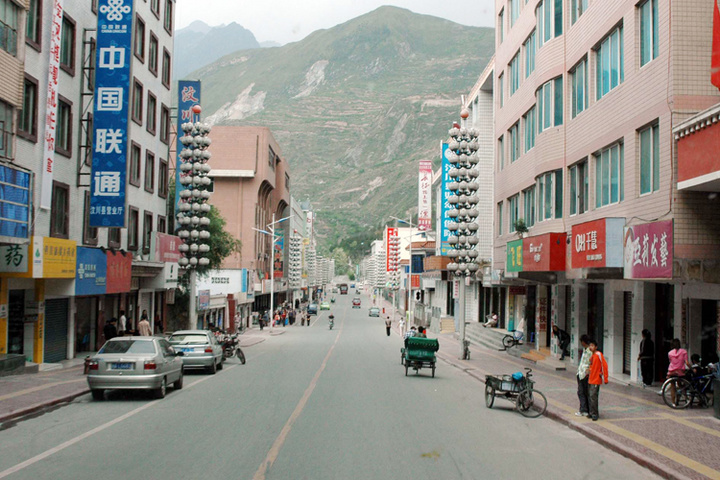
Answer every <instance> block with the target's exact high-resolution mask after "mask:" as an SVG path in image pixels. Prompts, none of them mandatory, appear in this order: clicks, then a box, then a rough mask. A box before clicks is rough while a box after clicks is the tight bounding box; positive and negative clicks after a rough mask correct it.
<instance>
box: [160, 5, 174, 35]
mask: <svg viewBox="0 0 720 480" xmlns="http://www.w3.org/2000/svg"><path fill="white" fill-rule="evenodd" d="M174 2H175V0H165V18H164V20H163V27H165V31H166V32H167V33H168V34H170V35H172V30H173V3H174Z"/></svg>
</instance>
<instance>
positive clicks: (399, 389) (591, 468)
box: [0, 294, 656, 480]
mask: <svg viewBox="0 0 720 480" xmlns="http://www.w3.org/2000/svg"><path fill="white" fill-rule="evenodd" d="M352 297H353V295H352V294H351V295H348V296H339V295H338V296H337V298H338V301H337V303H336V304H334V305H332V307H333V308H332V310H331V311H332V313H333V314H334V315H335V328H334V329H333V330H332V331H331V330H329V329H328V327H327V315H328V313H329V312H327V311H322V312H320V315H319V316H318V317H313V322H314V323H313V324H312V326H311V327H299V326H296V327H288V328H287V329H286V332H285V333H284V334H283V335H278V336H273V337H272V338H270V339H269V340H268V341H265V342H263V343H260V344H258V345H254V346H252V347H249V348H247V349H246V350H245V354H246V356H247V364H246V365H244V366H243V365H239V362H238V361H237V360H236V359H232V360H229V361H228V362H226V364H225V368H224V369H223V370H222V371H220V372H218V373H217V374H216V375H214V376H211V375H207V374H203V373H197V374H195V373H193V374H187V376H186V378H185V388H184V389H183V390H181V391H177V392H175V391H170V392H169V394H168V396H167V397H166V398H165V399H163V400H159V401H158V400H151V399H150V396H149V395H147V394H143V393H132V394H127V393H120V392H112V393H110V394H109V395H108V396H107V399H106V400H105V401H102V402H95V401H93V400H92V399H91V398H90V395H84V396H82V397H79V398H78V399H76V400H75V401H73V402H71V403H70V404H68V405H66V406H63V407H60V408H57V409H54V410H50V411H47V412H46V413H44V414H42V415H39V416H37V417H35V418H29V419H26V420H23V421H20V422H19V423H17V424H14V425H8V426H7V428H6V429H5V430H3V431H2V433H1V434H0V478H10V479H22V478H28V479H29V478H33V479H44V478H48V479H49V478H52V479H92V478H107V479H115V478H118V479H119V478H239V479H265V478H266V479H346V478H348V479H349V478H363V479H369V478H373V479H375V478H377V479H413V480H415V479H424V478H427V479H431V478H432V479H437V478H442V479H455V478H473V479H480V478H520V477H530V476H532V477H535V478H552V477H555V478H557V477H562V478H656V477H655V476H654V474H652V473H651V472H649V471H648V470H646V469H644V468H642V467H640V466H638V465H636V464H635V463H633V462H632V461H630V460H628V459H626V458H623V457H622V456H620V455H618V454H616V453H613V452H611V451H610V450H608V449H606V448H604V447H602V446H600V445H599V444H597V443H595V442H593V441H591V440H589V439H588V438H586V437H584V436H582V435H581V434H579V433H577V432H574V431H572V430H570V429H568V428H567V427H565V426H563V425H560V424H558V423H556V422H553V421H551V420H549V419H547V418H539V419H527V418H525V417H522V416H521V415H519V414H518V413H517V412H516V411H515V410H513V409H512V408H511V404H510V403H508V402H504V401H502V400H498V401H497V402H496V406H495V407H494V408H493V409H492V410H490V409H487V408H485V405H484V400H483V390H484V385H483V384H482V383H481V382H479V381H477V380H475V379H473V378H471V377H470V376H468V375H467V374H466V373H465V372H463V371H462V370H460V369H457V368H454V367H452V366H450V365H448V364H446V363H444V362H443V361H439V363H438V369H437V371H436V378H431V377H430V372H429V370H422V371H421V373H420V375H414V374H411V375H410V376H408V377H405V375H404V368H403V367H402V366H401V365H400V358H399V357H400V355H399V349H400V344H401V342H400V340H399V338H398V336H397V334H395V333H394V332H393V333H392V334H391V336H390V337H387V336H386V334H385V328H384V321H383V318H369V317H368V316H367V311H368V308H369V301H368V298H367V297H366V296H363V297H362V300H363V306H362V308H360V309H359V310H358V309H351V308H350V305H351V299H352ZM508 373H512V372H508ZM539 388H540V389H541V387H539Z"/></svg>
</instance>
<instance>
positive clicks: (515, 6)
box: [508, 0, 520, 27]
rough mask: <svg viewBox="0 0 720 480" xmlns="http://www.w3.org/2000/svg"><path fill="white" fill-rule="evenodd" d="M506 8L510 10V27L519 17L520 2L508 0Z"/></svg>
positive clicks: (518, 0)
mask: <svg viewBox="0 0 720 480" xmlns="http://www.w3.org/2000/svg"><path fill="white" fill-rule="evenodd" d="M508 8H510V27H512V26H513V25H515V22H516V21H517V19H518V17H519V16H520V0H510V2H509V3H508Z"/></svg>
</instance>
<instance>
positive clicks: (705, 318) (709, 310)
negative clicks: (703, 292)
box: [700, 300, 718, 364]
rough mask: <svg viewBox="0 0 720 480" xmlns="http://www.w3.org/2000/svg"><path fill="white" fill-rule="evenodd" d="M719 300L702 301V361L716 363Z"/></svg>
mask: <svg viewBox="0 0 720 480" xmlns="http://www.w3.org/2000/svg"><path fill="white" fill-rule="evenodd" d="M717 334H718V302H717V301H715V300H703V301H702V327H701V330H700V358H702V363H703V364H706V363H715V362H717V361H718V355H717Z"/></svg>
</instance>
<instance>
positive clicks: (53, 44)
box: [40, 0, 63, 210]
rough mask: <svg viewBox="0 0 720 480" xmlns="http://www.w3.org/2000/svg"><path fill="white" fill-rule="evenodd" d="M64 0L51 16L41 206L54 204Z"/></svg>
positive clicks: (56, 3)
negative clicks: (56, 131) (53, 189)
mask: <svg viewBox="0 0 720 480" xmlns="http://www.w3.org/2000/svg"><path fill="white" fill-rule="evenodd" d="M62 21H63V0H55V1H54V2H53V9H52V16H51V18H50V62H49V69H48V86H47V100H46V103H45V137H44V145H45V148H44V150H43V152H44V153H43V155H44V157H43V169H42V185H41V188H42V190H40V208H43V209H46V210H49V209H50V207H51V206H52V183H53V170H54V166H53V164H54V162H55V130H56V124H57V102H58V97H57V95H58V91H57V90H58V77H59V74H60V39H61V35H62Z"/></svg>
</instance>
